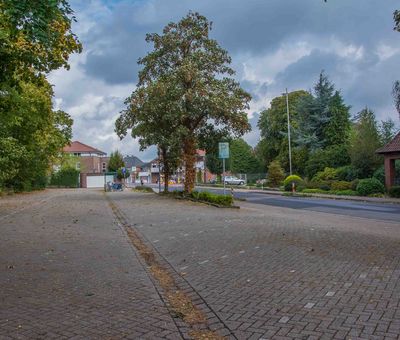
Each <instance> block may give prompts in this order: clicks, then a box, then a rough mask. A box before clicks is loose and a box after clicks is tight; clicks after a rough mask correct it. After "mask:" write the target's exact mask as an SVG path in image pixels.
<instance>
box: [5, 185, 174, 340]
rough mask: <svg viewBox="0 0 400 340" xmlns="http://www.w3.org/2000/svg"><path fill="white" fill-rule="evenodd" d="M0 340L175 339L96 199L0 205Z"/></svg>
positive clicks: (36, 199)
mask: <svg viewBox="0 0 400 340" xmlns="http://www.w3.org/2000/svg"><path fill="white" fill-rule="evenodd" d="M0 232H1V237H0V287H1V289H0V339H71V338H73V339H100V338H101V339H119V338H130V339H139V338H140V339H158V338H168V339H180V338H181V336H180V334H179V332H178V329H177V327H176V325H175V323H174V321H173V319H172V318H171V316H170V315H169V312H168V311H167V308H166V307H165V304H164V303H163V302H162V300H161V298H160V296H159V292H158V291H157V286H156V285H154V284H153V282H152V279H151V276H150V275H149V274H148V272H147V271H146V269H145V267H144V266H143V265H142V264H141V261H140V258H139V257H138V256H137V255H136V252H135V250H134V249H133V248H132V245H131V244H130V242H129V241H128V239H127V237H126V235H125V233H124V231H123V230H121V228H120V227H119V226H118V225H117V224H116V223H115V218H114V216H113V214H112V211H111V209H110V208H109V206H108V204H107V202H106V200H105V199H104V195H103V194H102V193H101V192H100V191H90V190H60V191H59V190H57V191H55V190H52V191H48V192H42V193H35V194H33V195H16V196H13V197H11V198H5V199H0Z"/></svg>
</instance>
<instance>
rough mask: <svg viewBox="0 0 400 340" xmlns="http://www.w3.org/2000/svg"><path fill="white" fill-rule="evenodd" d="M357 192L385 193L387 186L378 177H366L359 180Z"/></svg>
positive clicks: (364, 193) (365, 194)
mask: <svg viewBox="0 0 400 340" xmlns="http://www.w3.org/2000/svg"><path fill="white" fill-rule="evenodd" d="M357 192H358V193H359V194H360V195H361V196H368V195H373V194H383V193H384V192H385V186H384V185H383V184H382V183H381V182H380V181H379V180H377V179H376V178H366V179H362V180H360V181H359V182H358V185H357Z"/></svg>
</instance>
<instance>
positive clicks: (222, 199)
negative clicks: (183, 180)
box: [191, 191, 233, 206]
mask: <svg viewBox="0 0 400 340" xmlns="http://www.w3.org/2000/svg"><path fill="white" fill-rule="evenodd" d="M191 197H192V198H194V199H196V200H198V201H204V202H209V203H214V204H218V205H223V206H231V205H232V204H233V197H232V196H231V195H218V194H214V193H211V192H208V191H192V193H191Z"/></svg>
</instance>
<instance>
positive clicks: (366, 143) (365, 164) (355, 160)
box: [350, 108, 382, 177]
mask: <svg viewBox="0 0 400 340" xmlns="http://www.w3.org/2000/svg"><path fill="white" fill-rule="evenodd" d="M380 146H381V141H380V136H379V130H378V124H377V121H376V118H375V114H374V112H373V111H371V110H370V109H368V108H365V109H364V110H362V111H361V112H359V113H358V114H357V115H356V122H355V124H354V125H353V133H352V135H351V141H350V157H351V164H352V165H353V167H354V168H356V169H357V170H358V171H359V173H360V175H361V176H362V177H370V176H371V175H372V174H373V172H374V171H375V170H376V169H377V168H378V167H379V165H380V164H381V163H382V159H381V157H380V156H378V155H377V154H376V153H375V151H376V149H378V148H379V147H380Z"/></svg>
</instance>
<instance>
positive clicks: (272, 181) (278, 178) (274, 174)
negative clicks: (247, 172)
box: [267, 161, 285, 188]
mask: <svg viewBox="0 0 400 340" xmlns="http://www.w3.org/2000/svg"><path fill="white" fill-rule="evenodd" d="M267 176H268V182H267V183H268V185H269V186H271V187H273V188H276V187H279V185H280V184H281V183H282V181H283V180H284V178H285V173H284V171H283V169H282V167H281V163H279V161H272V162H271V163H270V164H269V166H268V175H267Z"/></svg>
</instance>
